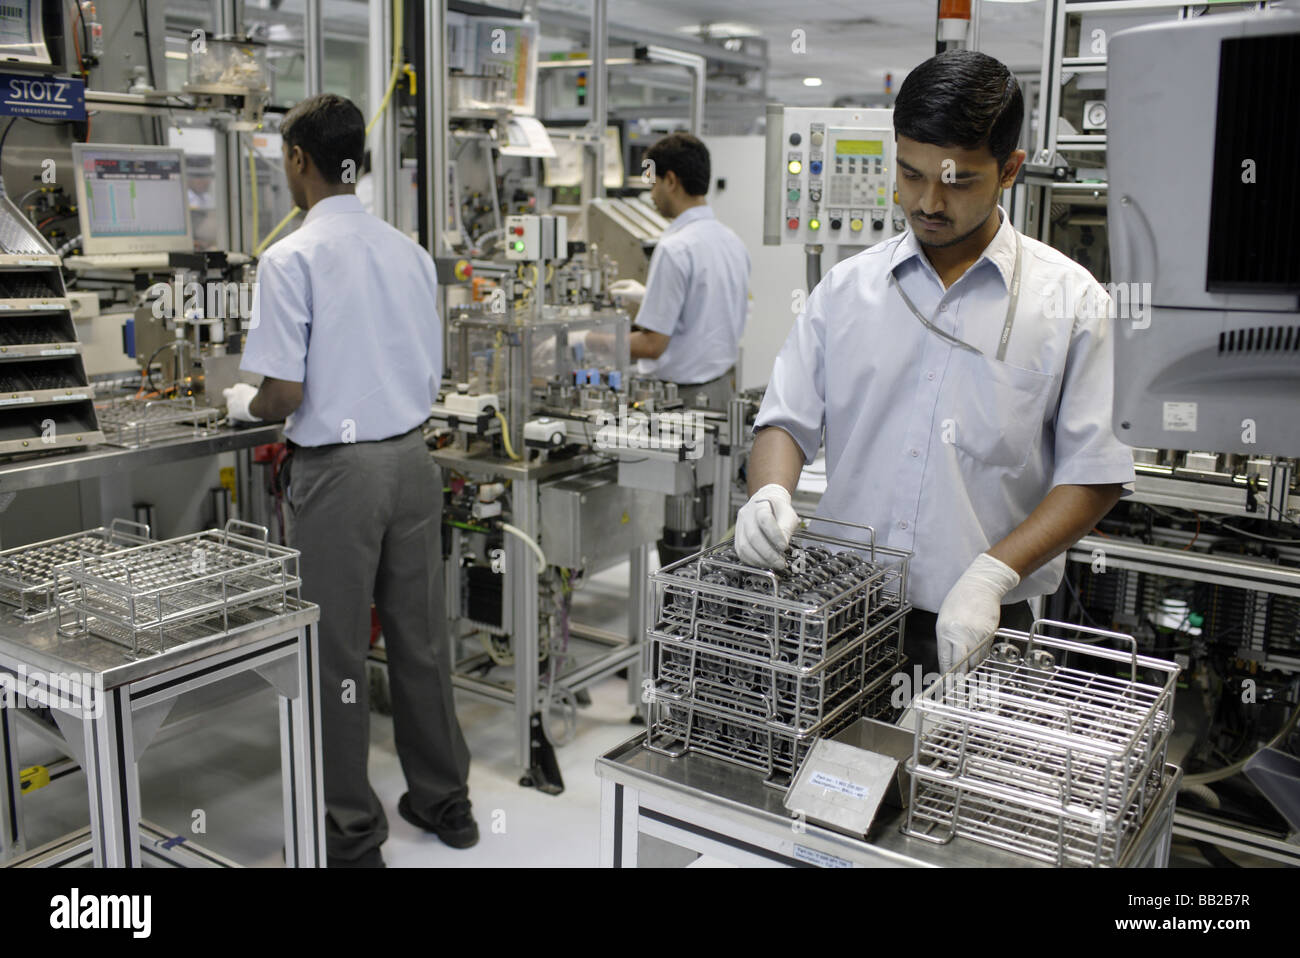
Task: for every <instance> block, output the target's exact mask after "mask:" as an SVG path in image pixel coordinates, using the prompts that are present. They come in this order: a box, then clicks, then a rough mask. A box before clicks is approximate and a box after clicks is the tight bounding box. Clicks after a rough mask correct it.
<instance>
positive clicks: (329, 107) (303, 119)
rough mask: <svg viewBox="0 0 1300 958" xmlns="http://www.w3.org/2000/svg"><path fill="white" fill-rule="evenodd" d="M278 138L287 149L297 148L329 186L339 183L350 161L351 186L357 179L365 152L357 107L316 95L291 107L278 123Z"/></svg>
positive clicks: (330, 95) (341, 99) (344, 99)
mask: <svg viewBox="0 0 1300 958" xmlns="http://www.w3.org/2000/svg"><path fill="white" fill-rule="evenodd" d="M280 136H281V137H283V139H284V142H285V144H286V145H287V146H289V147H290V148H291V149H292V148H293V147H295V146H298V147H301V148H302V151H303V152H304V153H306V154H307V155H308V156H310V157H311V161H312V163H313V164H314V165H315V167H316V169H318V170H320V175H321V176H322V177H324V179H325V180H326V182H329V183H342V182H343V169H344V167H343V164H344V163H346V162H347V161H348V160H351V161H352V173H353V179H352V182H356V178H357V177H359V176H360V175H361V167H362V163H363V162H364V160H365V151H366V121H365V118H364V117H363V116H362V115H361V111H360V110H359V109H357V105H356V104H355V103H353V102H352V101H351V100H349V99H348V98H347V97H342V96H339V95H338V94H336V93H317V94H316V95H315V96H311V97H308V98H307V99H305V100H303V101H301V102H300V103H298V104H297V105H295V106H294V108H293V109H292V110H290V111H289V112H288V113H286V114H285V115H284V119H283V120H281V121H280Z"/></svg>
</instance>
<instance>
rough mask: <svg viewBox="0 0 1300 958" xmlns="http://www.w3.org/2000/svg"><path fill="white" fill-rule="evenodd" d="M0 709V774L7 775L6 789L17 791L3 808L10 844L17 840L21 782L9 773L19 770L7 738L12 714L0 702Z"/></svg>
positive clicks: (15, 750)
mask: <svg viewBox="0 0 1300 958" xmlns="http://www.w3.org/2000/svg"><path fill="white" fill-rule="evenodd" d="M0 709H2V710H3V713H4V714H3V715H0V734H2V735H3V736H4V741H3V742H0V745H2V746H3V749H2V750H0V751H3V759H4V764H3V765H0V774H2V775H5V776H7V777H8V779H9V781H8V789H7V790H8V791H13V789H14V787H15V786H17V791H16V792H15V793H14V794H12V795H10V797H9V807H8V808H6V809H5V813H6V814H5V817H6V818H7V819H8V821H6V822H5V831H6V834H7V835H8V841H7V842H6V844H8V845H12V844H14V843H16V842H17V841H18V803H19V802H20V801H22V797H23V783H22V780H21V778H19V780H18V781H17V782H15V781H14V776H13V775H12V774H11V772H16V771H19V769H18V768H17V767H16V766H17V765H18V749H17V747H16V746H15V744H14V743H13V742H11V741H10V740H9V724H10V720H11V718H12V716H10V715H9V709H7V708H5V707H4V705H3V704H0Z"/></svg>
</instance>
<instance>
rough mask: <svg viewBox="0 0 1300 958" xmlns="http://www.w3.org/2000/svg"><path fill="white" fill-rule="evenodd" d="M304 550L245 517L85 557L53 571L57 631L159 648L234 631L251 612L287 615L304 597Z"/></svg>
mask: <svg viewBox="0 0 1300 958" xmlns="http://www.w3.org/2000/svg"><path fill="white" fill-rule="evenodd" d="M298 555H299V554H298V551H297V550H296V549H289V548H287V547H285V546H280V545H276V544H274V543H272V542H270V541H269V537H268V532H267V529H266V528H265V527H264V526H257V525H253V524H252V523H248V522H243V521H241V520H239V519H231V520H230V521H229V522H227V523H226V526H225V528H224V529H220V530H218V529H209V530H207V531H205V532H198V533H194V534H193V535H188V536H180V537H177V538H174V539H167V540H164V541H162V542H149V543H145V544H143V545H136V546H132V547H130V548H126V549H120V550H118V551H114V552H105V553H102V554H98V555H96V554H85V555H82V556H80V557H79V558H77V559H75V560H73V561H71V562H67V563H64V564H62V565H58V566H55V567H54V570H53V571H54V577H55V583H54V596H55V600H56V602H57V606H58V616H59V623H58V628H59V633H60V635H63V636H65V637H84V636H96V637H98V638H101V639H106V640H108V641H110V642H114V643H117V644H118V645H122V646H125V647H127V648H129V649H131V650H132V651H133V652H137V653H141V652H143V653H157V652H162V651H165V650H166V649H168V648H171V647H174V646H176V645H179V644H183V643H185V642H189V641H193V640H195V639H199V638H205V637H208V636H212V635H217V634H221V633H225V632H229V631H230V630H231V629H233V628H237V627H238V626H239V625H242V624H244V623H245V622H246V621H250V618H249V615H250V610H254V609H256V610H269V611H273V612H274V611H281V612H283V611H285V610H287V609H288V608H289V606H290V603H291V601H292V602H296V601H298V600H299V599H300V587H301V585H302V580H301V579H300V578H299V576H298ZM262 614H264V613H262ZM253 617H254V618H256V615H254V616H253Z"/></svg>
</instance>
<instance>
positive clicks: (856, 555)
mask: <svg viewBox="0 0 1300 958" xmlns="http://www.w3.org/2000/svg"><path fill="white" fill-rule="evenodd" d="M858 528H863V527H858ZM866 532H867V533H869V538H868V542H867V543H866V544H863V543H861V542H856V541H853V540H849V539H841V538H838V537H834V536H830V535H824V534H820V533H812V532H800V533H796V535H795V537H794V542H793V547H794V548H793V552H792V554H791V556H790V562H789V568H788V570H787V571H785V572H781V573H777V572H773V571H770V570H766V569H755V568H751V567H747V566H745V565H743V564H741V562H740V560H739V558H738V556H737V555H736V553H735V550H734V549H733V548H732V546H731V543H730V542H725V543H722V544H721V545H719V546H717V547H714V548H712V549H709V550H706V551H704V552H702V553H700V554H699V555H697V556H693V557H691V558H689V559H685V560H682V561H680V562H677V563H674V564H672V565H669V566H667V567H665V568H664V569H661V570H660V571H659V572H658V573H655V574H654V575H652V576H651V582H652V588H653V591H654V612H655V616H654V620H653V625H652V626H651V628H650V629H649V630H648V634H647V636H646V639H647V641H646V646H647V654H648V663H647V672H646V676H647V679H646V682H647V685H646V691H647V693H648V698H649V701H650V725H651V731H650V735H649V736H648V739H647V747H649V748H650V749H652V750H654V751H658V752H662V753H664V754H668V755H681V754H684V753H685V752H687V751H698V752H703V753H705V754H709V755H713V756H715V757H717V758H722V759H725V760H727V761H731V762H735V763H737V764H740V765H745V766H748V767H750V768H756V769H759V770H761V771H763V772H764V773H766V775H767V783H768V784H769V785H773V786H775V787H779V788H785V787H788V786H789V784H790V780H791V778H792V777H793V775H794V772H795V771H796V770H797V768H798V767H799V763H800V762H801V761H802V759H803V757H804V754H805V753H806V752H807V750H808V749H809V748H810V747H811V746H812V744H813V742H815V741H816V740H817V739H818V738H820V737H823V736H825V735H831V734H834V733H835V732H837V731H839V730H840V729H841V728H843V727H845V726H847V725H848V724H849V723H851V722H853V721H854V720H856V719H857V718H859V717H861V716H862V715H864V714H870V715H882V714H884V713H885V712H887V711H888V709H889V705H890V701H889V699H890V696H889V692H890V686H889V685H888V678H889V676H890V674H892V673H893V672H896V671H897V670H898V668H899V665H900V663H901V649H902V625H903V619H904V616H905V615H906V612H907V609H908V608H909V607H908V605H907V602H906V582H907V565H908V561H909V558H910V554H909V553H906V552H901V551H898V550H890V549H885V548H880V547H876V546H875V544H874V534H873V533H870V530H866Z"/></svg>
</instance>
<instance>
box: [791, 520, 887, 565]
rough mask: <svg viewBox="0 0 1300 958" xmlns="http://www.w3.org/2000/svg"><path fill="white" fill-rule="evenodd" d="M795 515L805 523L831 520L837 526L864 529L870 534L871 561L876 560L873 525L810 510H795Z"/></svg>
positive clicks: (847, 542)
mask: <svg viewBox="0 0 1300 958" xmlns="http://www.w3.org/2000/svg"><path fill="white" fill-rule="evenodd" d="M795 515H797V516H798V517H799V518H800V519H802V520H803V521H804V522H805V524H806V523H809V522H829V523H832V524H834V525H837V526H846V527H847V528H849V529H861V530H864V531H865V532H866V533H867V534H868V541H869V542H870V544H871V561H872V562H875V561H876V530H875V528H874V527H873V526H868V525H863V524H862V523H861V522H849V521H848V520H847V519H832V518H831V517H830V516H819V515H816V514H813V513H808V512H795ZM806 527H807V526H806V525H805V528H806ZM844 544H845V545H854V546H858V547H861V545H862V543H861V542H853V541H852V540H848V541H845V542H844Z"/></svg>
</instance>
